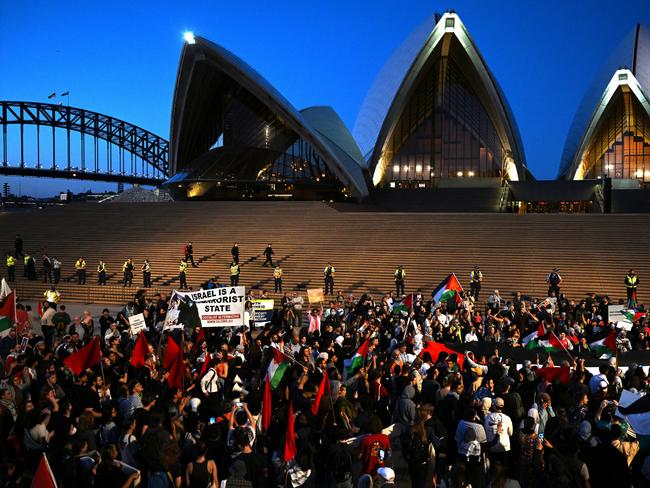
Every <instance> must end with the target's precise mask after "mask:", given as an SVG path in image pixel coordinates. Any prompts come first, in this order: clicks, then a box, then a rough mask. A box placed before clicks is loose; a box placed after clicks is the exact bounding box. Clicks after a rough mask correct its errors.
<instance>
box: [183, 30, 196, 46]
mask: <svg viewBox="0 0 650 488" xmlns="http://www.w3.org/2000/svg"><path fill="white" fill-rule="evenodd" d="M183 39H185V42H187V43H188V44H194V43H196V39H194V32H190V31H187V32H185V34H183Z"/></svg>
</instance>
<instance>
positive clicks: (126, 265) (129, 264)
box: [122, 260, 133, 271]
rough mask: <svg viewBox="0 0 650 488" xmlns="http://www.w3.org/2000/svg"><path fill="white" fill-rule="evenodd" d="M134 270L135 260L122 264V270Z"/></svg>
mask: <svg viewBox="0 0 650 488" xmlns="http://www.w3.org/2000/svg"><path fill="white" fill-rule="evenodd" d="M132 270H133V261H128V260H127V261H124V264H123V265H122V271H132Z"/></svg>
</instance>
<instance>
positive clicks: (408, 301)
mask: <svg viewBox="0 0 650 488" xmlns="http://www.w3.org/2000/svg"><path fill="white" fill-rule="evenodd" d="M411 310H413V294H412V293H411V294H410V295H407V296H405V297H404V298H403V299H402V300H400V301H395V302H393V306H392V307H391V312H392V313H398V312H399V313H403V314H404V315H408V314H409V312H410V311H411Z"/></svg>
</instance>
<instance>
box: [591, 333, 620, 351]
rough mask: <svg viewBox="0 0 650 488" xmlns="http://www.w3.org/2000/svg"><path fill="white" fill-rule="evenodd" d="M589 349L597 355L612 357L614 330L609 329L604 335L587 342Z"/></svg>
mask: <svg viewBox="0 0 650 488" xmlns="http://www.w3.org/2000/svg"><path fill="white" fill-rule="evenodd" d="M589 349H591V350H592V351H594V352H595V353H596V354H598V355H604V356H608V357H612V356H613V355H614V354H616V331H614V330H612V331H610V332H609V333H608V334H607V335H606V336H605V337H603V338H601V339H598V340H597V341H594V342H590V343H589Z"/></svg>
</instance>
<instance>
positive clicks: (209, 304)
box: [187, 286, 245, 327]
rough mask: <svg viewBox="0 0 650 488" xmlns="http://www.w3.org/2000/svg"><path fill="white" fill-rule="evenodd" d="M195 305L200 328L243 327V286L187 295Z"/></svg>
mask: <svg viewBox="0 0 650 488" xmlns="http://www.w3.org/2000/svg"><path fill="white" fill-rule="evenodd" d="M187 296H188V297H189V298H190V300H192V301H193V302H195V303H196V309H197V311H198V313H199V319H200V320H201V326H202V327H232V326H240V325H244V301H245V291H244V287H243V286H230V287H224V288H213V289H212V290H201V291H196V292H191V293H188V294H187Z"/></svg>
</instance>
